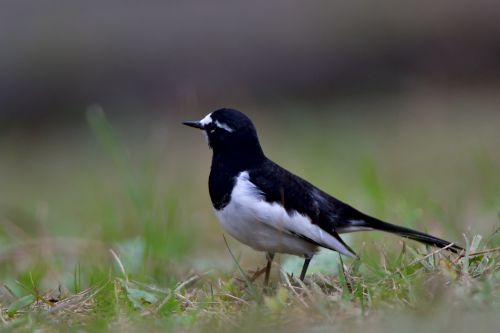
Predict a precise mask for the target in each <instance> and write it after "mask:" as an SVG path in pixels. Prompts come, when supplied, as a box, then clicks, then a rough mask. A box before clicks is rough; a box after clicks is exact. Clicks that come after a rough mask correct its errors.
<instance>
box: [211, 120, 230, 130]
mask: <svg viewBox="0 0 500 333" xmlns="http://www.w3.org/2000/svg"><path fill="white" fill-rule="evenodd" d="M215 125H217V127H219V128H222V129H225V130H226V131H228V132H233V131H234V130H233V129H232V128H231V127H229V126H227V124H224V123H221V122H219V121H218V120H216V121H215Z"/></svg>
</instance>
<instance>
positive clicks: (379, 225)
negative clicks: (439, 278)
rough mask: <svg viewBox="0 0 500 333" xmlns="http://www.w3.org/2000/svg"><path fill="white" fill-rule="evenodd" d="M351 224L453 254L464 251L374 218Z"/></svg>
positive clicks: (450, 244) (451, 244) (429, 236)
mask: <svg viewBox="0 0 500 333" xmlns="http://www.w3.org/2000/svg"><path fill="white" fill-rule="evenodd" d="M351 223H352V228H358V229H359V230H363V229H365V230H366V229H373V230H380V231H385V232H390V233H393V234H397V235H399V236H401V237H405V238H409V239H412V240H415V241H418V242H421V243H424V244H428V245H432V246H436V247H439V248H444V247H446V249H447V250H449V251H451V252H454V253H460V252H462V251H464V249H463V248H462V247H460V246H458V245H456V244H454V243H451V242H448V241H446V240H444V239H440V238H437V237H434V236H431V235H429V234H426V233H423V232H420V231H417V230H413V229H410V228H405V227H401V226H398V225H394V224H391V223H387V222H384V221H381V220H378V219H376V218H373V217H370V216H366V217H365V218H363V219H360V220H353V221H351Z"/></svg>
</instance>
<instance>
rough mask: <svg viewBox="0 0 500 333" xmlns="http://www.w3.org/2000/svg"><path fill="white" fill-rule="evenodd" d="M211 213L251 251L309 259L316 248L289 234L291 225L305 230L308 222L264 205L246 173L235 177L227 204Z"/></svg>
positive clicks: (312, 244) (266, 203)
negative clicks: (250, 248)
mask: <svg viewBox="0 0 500 333" xmlns="http://www.w3.org/2000/svg"><path fill="white" fill-rule="evenodd" d="M215 213H216V215H217V217H218V218H219V221H220V223H221V224H222V226H223V227H224V229H225V230H226V231H227V232H228V233H229V234H230V235H231V236H233V237H234V238H236V239H237V240H239V241H240V242H242V243H244V244H246V245H248V246H250V247H252V248H254V249H255V250H258V251H267V252H273V253H274V252H276V253H288V254H295V255H299V256H304V255H305V256H311V255H313V254H314V253H315V252H316V250H317V248H318V247H317V246H316V244H314V243H312V242H309V241H307V240H305V239H303V238H301V237H299V236H297V234H294V233H293V232H291V230H294V229H293V228H290V226H291V225H295V226H306V227H307V226H308V225H311V222H310V221H309V220H308V219H307V218H306V217H304V216H302V215H300V214H295V213H294V214H292V215H290V214H288V212H287V211H286V210H285V209H284V208H283V207H282V206H281V205H279V204H277V203H268V202H266V201H265V200H264V197H263V195H262V193H261V192H260V191H259V190H258V189H257V188H256V187H255V185H254V184H252V183H251V182H250V181H249V180H248V173H247V172H242V173H241V174H240V175H239V176H238V177H237V181H236V184H235V186H234V188H233V191H232V193H231V200H230V201H229V203H228V204H227V205H226V206H225V207H224V208H223V209H221V210H216V211H215Z"/></svg>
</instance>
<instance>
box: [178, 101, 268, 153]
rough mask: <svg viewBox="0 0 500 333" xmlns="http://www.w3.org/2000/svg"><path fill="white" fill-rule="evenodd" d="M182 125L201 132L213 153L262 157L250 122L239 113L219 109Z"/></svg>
mask: <svg viewBox="0 0 500 333" xmlns="http://www.w3.org/2000/svg"><path fill="white" fill-rule="evenodd" d="M183 124H184V125H186V126H190V127H194V128H198V129H201V130H203V131H204V132H205V134H206V137H207V140H208V145H209V146H210V147H211V148H212V149H213V150H214V153H222V154H224V153H228V154H236V155H239V154H248V155H257V156H258V157H260V155H262V156H263V153H262V149H261V147H260V144H259V139H258V138H257V132H256V130H255V127H254V125H253V123H252V121H251V120H250V118H248V117H247V116H246V115H245V114H244V113H242V112H240V111H237V110H233V109H219V110H217V111H214V112H212V113H209V114H208V115H206V116H205V117H204V118H203V119H201V120H197V121H185V122H183Z"/></svg>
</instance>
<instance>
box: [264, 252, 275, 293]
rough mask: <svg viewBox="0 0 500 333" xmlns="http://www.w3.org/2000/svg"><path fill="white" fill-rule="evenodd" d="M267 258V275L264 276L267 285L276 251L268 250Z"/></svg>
mask: <svg viewBox="0 0 500 333" xmlns="http://www.w3.org/2000/svg"><path fill="white" fill-rule="evenodd" d="M266 258H267V266H266V275H265V277H264V286H267V284H268V283H269V275H270V274H271V264H272V263H273V259H274V253H271V252H267V253H266Z"/></svg>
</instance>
